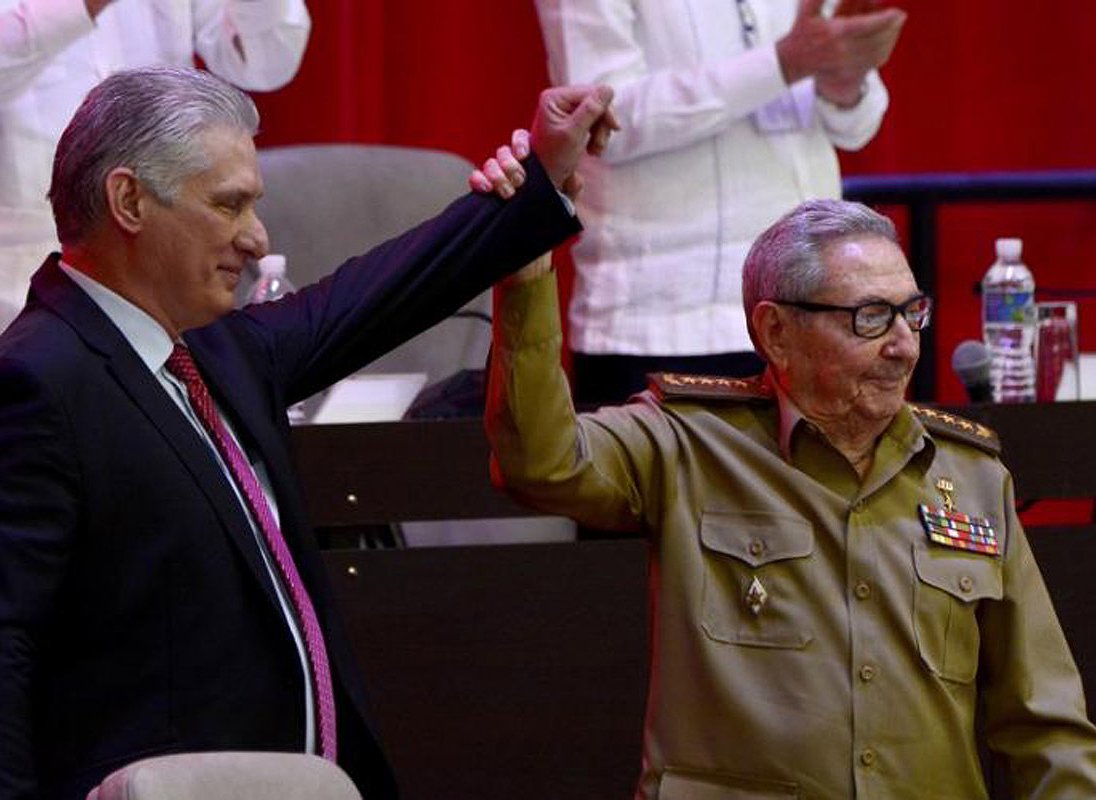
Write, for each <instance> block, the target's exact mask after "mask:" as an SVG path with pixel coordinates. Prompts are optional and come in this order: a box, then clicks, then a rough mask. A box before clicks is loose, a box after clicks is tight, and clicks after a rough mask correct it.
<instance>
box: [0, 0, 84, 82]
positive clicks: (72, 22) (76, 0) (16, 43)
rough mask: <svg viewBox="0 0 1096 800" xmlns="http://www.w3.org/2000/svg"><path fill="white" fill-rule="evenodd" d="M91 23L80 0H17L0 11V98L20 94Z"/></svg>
mask: <svg viewBox="0 0 1096 800" xmlns="http://www.w3.org/2000/svg"><path fill="white" fill-rule="evenodd" d="M94 27H95V23H94V22H93V21H92V19H91V17H90V16H89V15H88V12H87V7H86V6H85V5H84V0H20V2H18V3H16V4H15V5H14V6H12V7H10V8H8V9H7V10H5V11H0V102H2V101H6V100H9V99H11V98H14V97H17V96H18V95H19V94H21V93H22V92H23V90H24V89H26V88H27V87H28V86H30V85H31V83H32V82H33V81H34V78H35V77H37V76H38V74H39V73H41V72H42V70H44V69H45V68H46V67H47V66H49V64H50V62H51V60H52V59H53V57H54V56H55V55H56V54H57V53H59V52H60V51H61V50H63V49H64V48H65V47H66V46H68V45H69V44H71V43H72V42H73V41H75V40H76V39H79V38H80V37H81V36H86V35H87V34H88V33H90V32H91V31H92V30H93V29H94Z"/></svg>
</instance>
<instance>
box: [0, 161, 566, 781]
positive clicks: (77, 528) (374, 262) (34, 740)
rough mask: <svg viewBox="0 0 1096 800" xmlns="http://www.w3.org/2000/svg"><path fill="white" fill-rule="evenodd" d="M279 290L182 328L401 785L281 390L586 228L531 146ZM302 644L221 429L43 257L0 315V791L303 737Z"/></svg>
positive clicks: (365, 762)
mask: <svg viewBox="0 0 1096 800" xmlns="http://www.w3.org/2000/svg"><path fill="white" fill-rule="evenodd" d="M528 170H529V173H530V181H529V182H528V183H527V184H526V186H525V187H524V188H523V189H522V190H521V191H519V193H518V195H517V197H515V198H514V199H513V200H511V201H510V202H508V203H502V202H501V201H499V200H497V199H495V198H492V197H480V196H474V195H471V196H468V197H465V198H463V199H461V200H458V201H457V202H455V203H454V204H453V205H452V206H450V207H449V208H448V209H447V210H446V211H444V212H443V213H442V214H441V215H439V216H438V217H436V218H435V219H433V220H431V221H429V222H427V223H424V224H423V225H421V226H419V227H418V228H415V229H414V230H412V231H410V232H408V233H406V234H404V235H402V236H400V237H397V238H396V239H393V240H391V241H389V242H387V243H385V244H383V245H381V246H379V247H378V248H376V249H374V250H373V251H371V252H370V253H368V254H367V255H365V256H361V257H359V258H353V259H350V260H349V261H347V262H346V263H345V264H343V265H342V266H341V267H340V268H339V269H338V270H337V271H336V272H335V273H333V274H332V275H331V276H330V277H328V278H327V279H325V280H323V281H321V282H320V283H318V284H316V285H314V286H311V287H308V288H306V289H303V290H302V291H300V292H298V293H297V294H296V295H294V296H290V297H288V298H286V299H284V300H282V301H279V302H277V303H271V304H267V305H263V306H255V307H251V308H249V309H246V310H243V311H238V312H233V313H231V314H229V315H228V316H226V317H225V318H223V319H221V320H219V321H217V322H215V323H213V324H211V325H209V326H207V327H205V328H201V329H197V330H193V331H190V332H188V333H187V334H186V335H185V337H184V338H185V339H186V341H187V343H188V344H189V346H190V348H191V350H192V352H193V354H194V357H195V360H196V361H197V363H198V365H199V368H200V370H201V371H202V373H203V375H204V377H205V379H206V381H207V383H208V384H209V386H210V389H211V391H212V392H213V394H214V396H215V397H216V399H217V401H218V403H219V405H220V407H221V408H222V410H223V411H224V413H225V414H226V415H227V416H228V417H230V419H231V422H232V424H233V426H234V428H235V430H236V431H237V432H238V433H239V435H240V437H241V439H242V443H243V444H244V446H245V448H246V450H247V451H248V452H249V453H250V454H251V456H252V457H253V458H258V459H261V460H262V462H263V463H264V464H265V465H266V468H267V470H268V472H269V475H270V480H271V482H272V484H273V490H274V493H275V495H276V498H277V503H278V509H279V512H280V515H281V527H282V530H283V533H284V535H285V537H286V539H287V541H288V543H289V546H290V548H291V549H292V551H293V554H294V557H295V559H296V562H297V565H298V568H299V570H300V572H301V575H302V578H303V580H304V582H305V584H306V586H307V588H308V589H309V591H310V593H311V595H312V598H313V600H314V602H315V605H316V609H317V613H318V615H319V617H320V620H321V624H322V625H323V628H324V631H325V637H326V641H327V645H328V650H329V653H330V657H331V661H332V670H333V677H334V683H335V691H336V704H337V709H338V721H339V739H340V744H339V754H340V759H339V761H340V764H341V765H342V767H343V768H344V769H346V770H347V772H349V774H350V775H351V777H352V778H353V779H354V781H355V782H356V783H357V785H358V787H359V789H360V790H361V791H362V793H363V794H364V796H365V797H366V798H370V800H372V798H390V797H394V796H395V795H396V790H395V785H394V781H393V778H392V775H391V771H390V769H389V767H388V765H387V762H386V760H385V757H384V755H383V753H382V751H381V749H380V746H379V744H378V742H377V740H376V738H375V736H374V735H373V733H372V731H371V729H370V725H369V721H368V712H367V710H366V698H365V694H364V687H363V682H362V680H361V679H360V677H359V675H358V672H357V669H356V667H355V664H354V662H353V658H352V655H351V652H350V648H349V646H348V643H347V641H346V638H345V636H344V634H343V633H342V631H341V630H340V625H339V621H338V619H337V618H336V613H335V609H334V604H333V601H332V597H331V593H330V591H329V587H328V585H327V579H326V576H325V573H324V567H323V563H322V561H321V559H320V556H319V554H318V551H317V548H316V543H315V541H314V535H313V532H312V530H311V528H310V526H309V523H308V520H307V518H306V514H305V507H304V501H303V498H302V496H301V492H300V489H299V487H298V484H297V481H296V479H295V476H294V468H293V463H292V455H291V452H290V443H289V426H288V423H287V420H286V415H285V409H286V407H287V405H289V404H291V403H293V402H295V401H297V400H300V399H302V398H304V397H307V396H309V395H310V394H312V393H314V392H315V391H317V390H319V389H321V388H323V387H324V386H326V385H328V384H330V383H332V382H333V381H335V380H337V379H339V378H342V377H343V376H345V375H347V374H349V373H351V372H352V371H354V370H356V369H357V368H359V367H361V366H362V365H364V364H365V363H367V362H369V361H370V360H371V359H373V358H375V357H377V356H379V355H381V354H382V353H384V352H386V351H387V350H389V349H391V348H392V347H394V346H395V345H396V344H398V343H400V342H402V341H403V340H405V339H407V338H409V337H411V336H413V335H414V334H416V333H418V332H419V331H420V330H422V329H424V328H425V327H428V326H429V325H431V324H433V323H434V322H437V321H438V320H440V319H442V318H444V317H445V316H447V315H448V314H450V313H452V312H453V311H454V310H456V309H457V308H458V307H459V306H460V305H462V304H463V303H464V302H466V301H467V300H469V299H470V298H472V297H473V296H475V295H476V294H478V293H479V292H480V291H482V290H484V289H485V288H487V287H488V286H489V285H490V284H491V283H492V282H494V281H495V280H496V279H497V278H498V277H500V276H501V275H503V274H505V273H507V272H509V271H512V270H513V269H515V268H517V267H519V266H521V265H522V264H524V263H525V262H527V261H529V260H531V259H532V258H533V257H535V256H536V255H538V254H539V253H542V252H544V251H546V250H548V249H550V248H551V247H552V246H554V245H556V244H558V243H559V242H560V241H562V240H563V239H564V238H566V237H567V236H569V235H570V234H572V233H574V232H575V231H576V229H577V227H578V225H577V221H575V220H574V219H573V218H572V217H571V216H570V215H569V214H568V213H567V211H566V210H565V209H564V207H563V204H562V203H561V202H560V200H559V198H558V196H557V195H556V193H555V190H554V189H553V188H552V187H551V184H550V183H549V182H548V180H547V178H546V177H545V175H544V173H543V171H542V169H541V168H540V166H539V164H537V163H536V162H535V159H530V162H529V164H528ZM301 681H302V679H301V675H300V662H299V660H298V656H297V653H296V650H295V648H294V645H293V643H292V640H291V638H290V636H289V633H288V631H287V628H286V625H285V621H284V619H283V618H282V616H281V613H280V611H279V609H278V607H277V605H276V601H275V598H274V595H273V589H272V587H271V585H270V582H269V576H268V575H267V573H266V570H265V569H264V568H263V566H262V564H261V562H260V557H259V555H258V553H257V550H256V546H255V543H254V540H253V538H252V533H251V530H250V528H249V526H248V521H247V519H246V517H245V515H244V512H243V511H242V509H241V507H240V504H239V503H238V502H237V500H236V497H235V496H234V495H233V493H232V490H231V487H230V486H229V484H228V483H227V481H226V478H225V476H224V474H223V472H222V471H221V470H220V469H219V467H218V465H217V463H216V461H215V460H214V458H213V456H212V453H211V452H210V450H209V449H208V448H207V447H206V446H205V445H204V444H203V442H202V441H201V439H200V438H199V436H198V435H197V433H196V432H195V430H194V429H193V428H192V427H191V425H190V423H189V422H188V421H187V420H186V419H185V418H184V416H183V415H182V414H181V413H180V411H179V409H178V408H177V407H176V406H175V405H174V403H173V401H172V400H171V398H170V397H169V396H168V395H167V393H166V392H165V391H164V390H163V388H162V386H161V385H160V384H159V383H158V382H157V380H156V378H155V376H154V375H152V374H151V373H150V372H149V370H148V369H147V367H146V366H145V365H144V364H143V362H141V360H140V359H139V358H138V356H137V354H136V353H135V352H134V351H133V349H132V348H131V347H130V346H129V344H128V343H127V342H126V340H125V339H124V338H123V336H122V335H121V333H120V332H119V331H118V329H117V328H116V327H115V326H114V325H113V324H112V323H111V322H110V321H109V319H108V318H107V317H106V316H105V315H104V314H103V313H102V312H101V311H100V310H99V308H98V306H96V305H95V304H94V302H92V300H91V299H90V298H89V297H88V296H87V295H86V294H85V293H84V292H83V291H81V290H80V289H79V288H78V287H77V286H75V285H74V284H73V283H72V281H71V280H69V278H68V277H67V276H66V275H65V274H64V273H63V271H61V270H60V269H59V267H58V266H57V262H56V257H54V258H52V259H50V260H49V261H47V263H46V264H45V265H44V266H43V267H42V268H41V269H40V270H39V272H38V273H37V274H36V275H35V277H34V279H33V281H32V288H31V295H30V300H29V302H28V305H27V307H26V308H25V309H24V311H23V312H22V314H21V315H20V316H19V318H18V319H17V320H16V321H15V322H14V323H13V325H12V326H11V327H10V328H9V329H8V331H6V332H5V333H4V335H3V336H0V798H13V797H20V798H22V797H63V798H77V797H79V798H82V797H83V796H84V793H85V792H86V791H87V790H88V788H89V787H91V786H93V785H95V784H97V783H98V781H99V780H100V779H101V778H102V777H103V776H104V775H106V774H107V773H108V772H110V771H112V770H113V769H116V768H117V767H119V766H121V765H123V764H125V763H128V762H130V761H132V760H135V759H137V758H139V757H142V756H145V755H150V754H156V753H165V752H172V751H191V750H208V749H281V750H297V751H300V750H301V749H302V748H303V743H304V741H303V740H304V727H305V725H304V720H303V700H302V697H303V691H304V690H303V687H302V683H301Z"/></svg>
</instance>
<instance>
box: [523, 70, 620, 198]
mask: <svg viewBox="0 0 1096 800" xmlns="http://www.w3.org/2000/svg"><path fill="white" fill-rule="evenodd" d="M612 100H613V90H612V89H611V88H609V87H608V86H557V87H554V88H552V89H545V90H544V91H543V92H541V93H540V100H539V102H538V103H537V111H536V114H535V115H534V116H533V125H532V127H531V129H530V130H531V133H530V145H531V147H532V148H533V152H535V153H536V154H537V157H538V158H539V159H540V163H541V164H543V165H544V170H545V172H547V173H548V177H549V178H551V180H552V183H553V184H555V186H556V188H557V189H560V190H561V191H563V192H565V193H567V194H568V195H571V196H573V195H574V193H577V192H578V189H579V188H581V181H580V179H579V178H578V177H577V175H576V174H575V168H576V167H577V166H578V162H579V159H580V158H581V157H582V153H583V152H587V153H590V154H591V155H598V154H599V153H601V152H602V151H603V150H605V146H606V145H607V144H608V143H609V137H610V136H611V135H612V132H613V131H615V130H620V123H619V122H617V119H616V116H615V115H614V114H613V111H612V109H611V108H610V107H609V104H610V103H611V102H612Z"/></svg>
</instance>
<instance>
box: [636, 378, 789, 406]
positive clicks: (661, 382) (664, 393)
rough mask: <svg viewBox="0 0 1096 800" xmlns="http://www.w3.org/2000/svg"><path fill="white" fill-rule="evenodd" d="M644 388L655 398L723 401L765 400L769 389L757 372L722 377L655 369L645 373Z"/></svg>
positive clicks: (768, 396)
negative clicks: (750, 374)
mask: <svg viewBox="0 0 1096 800" xmlns="http://www.w3.org/2000/svg"><path fill="white" fill-rule="evenodd" d="M647 379H648V388H649V389H650V390H651V391H652V392H653V393H654V395H655V396H656V397H658V399H659V400H662V401H663V402H667V401H670V400H722V401H727V402H754V403H765V402H770V401H771V400H772V399H773V392H772V389H770V388H769V387H768V386H767V385H766V384H765V382H764V380H763V379H762V376H761V375H755V376H753V377H750V378H725V377H722V376H718V375H685V374H682V373H680V372H657V373H654V374H653V375H648V376H647Z"/></svg>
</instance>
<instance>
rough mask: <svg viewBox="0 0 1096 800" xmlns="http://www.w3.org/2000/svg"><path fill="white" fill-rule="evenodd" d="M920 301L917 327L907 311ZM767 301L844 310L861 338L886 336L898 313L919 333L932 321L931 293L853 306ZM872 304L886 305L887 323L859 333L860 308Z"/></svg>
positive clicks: (815, 309) (807, 308) (812, 309)
mask: <svg viewBox="0 0 1096 800" xmlns="http://www.w3.org/2000/svg"><path fill="white" fill-rule="evenodd" d="M921 301H925V302H926V306H925V311H924V315H925V316H924V319H923V320H922V321H921V323H920V324H919V325H917V327H914V324H915V323H916V319H910V317H909V315H908V313H907V312H908V311H909V308H910V306H912V305H913V304H914V303H918V302H921ZM769 302H771V303H775V304H776V305H778V306H789V307H791V308H797V309H799V310H800V311H808V312H811V313H814V312H822V311H844V312H846V313H848V314H849V316H850V318H851V322H852V332H853V335H854V336H858V337H860V338H861V339H879V338H882V337H883V336H886V335H887V333H888V332H889V331H890V329H891V328H892V327H894V321H895V320H896V319H897V318H898V315H899V314H901V315H902V318H903V319H904V320H905V321H906V324H907V325H909V327H910V330H911V331H913V332H914V333H920V332H921V331H923V330H924V329H925V328H927V327H928V326H929V323H930V322H931V321H932V310H933V307H934V306H935V302H934V301H933V299H932V295H929V294H924V293H921V294H915V295H914V296H913V297H911V298H910V299H909V300H906V302H904V303H899V304H898V305H895V304H894V303H890V302H887V301H886V300H872V301H870V302H867V303H860V304H859V305H855V306H838V305H832V304H830V303H814V302H811V301H810V300H770V301H769ZM872 306H886V307H887V308H888V309H889V310H890V319H888V320H887V324H886V325H885V326H884V327H883V329H882V330H881V331H879V333H875V334H870V335H869V334H864V333H861V332H860V331H859V329H858V328H857V324H856V318H857V316H858V315H859V313H860V311H861V310H862V309H865V308H871V307H872Z"/></svg>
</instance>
